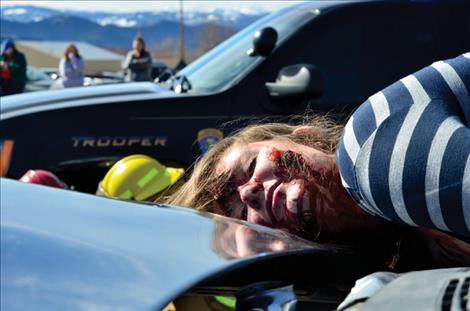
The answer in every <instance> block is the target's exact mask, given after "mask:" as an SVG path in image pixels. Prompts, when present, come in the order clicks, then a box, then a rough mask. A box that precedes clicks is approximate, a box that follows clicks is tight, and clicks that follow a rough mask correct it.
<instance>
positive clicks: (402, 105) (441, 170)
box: [336, 53, 470, 237]
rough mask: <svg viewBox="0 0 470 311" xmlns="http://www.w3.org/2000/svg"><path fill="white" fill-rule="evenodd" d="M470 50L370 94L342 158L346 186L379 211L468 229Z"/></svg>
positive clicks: (349, 130) (468, 232)
mask: <svg viewBox="0 0 470 311" xmlns="http://www.w3.org/2000/svg"><path fill="white" fill-rule="evenodd" d="M469 94H470V53H466V54H463V55H461V56H459V57H456V58H454V59H450V60H446V61H439V62H436V63H433V64H432V65H431V66H428V67H426V68H424V69H422V70H420V71H418V72H416V73H414V74H412V75H409V76H407V77H405V78H403V79H401V80H400V81H398V82H396V83H394V84H392V85H391V86H389V87H387V88H386V89H384V90H382V91H381V92H379V93H377V94H375V95H373V96H371V97H370V98H369V99H368V100H367V101H366V102H365V103H363V104H362V105H361V106H360V107H359V108H358V109H357V111H356V112H355V113H354V114H353V116H352V117H351V119H350V120H349V121H348V123H347V125H346V127H345V130H344V133H343V136H342V138H341V141H340V144H339V147H338V151H337V155H336V159H337V163H338V167H339V170H340V173H341V178H342V182H343V186H344V187H345V188H346V189H347V190H348V192H349V193H350V194H351V196H352V197H353V198H355V200H356V201H357V202H358V204H359V205H360V206H361V207H362V208H363V209H365V210H366V211H368V212H369V213H371V214H373V215H377V216H380V217H383V218H385V219H388V220H390V221H393V222H397V223H402V224H408V225H411V226H420V227H427V228H434V229H439V230H442V231H447V232H451V233H455V234H459V235H463V236H467V237H468V236H470V95H469Z"/></svg>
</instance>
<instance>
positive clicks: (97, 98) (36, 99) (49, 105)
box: [0, 82, 175, 120]
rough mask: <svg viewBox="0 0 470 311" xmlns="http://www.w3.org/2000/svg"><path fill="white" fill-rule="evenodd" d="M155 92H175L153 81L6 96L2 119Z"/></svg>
mask: <svg viewBox="0 0 470 311" xmlns="http://www.w3.org/2000/svg"><path fill="white" fill-rule="evenodd" d="M156 94H162V95H164V96H172V95H175V94H174V93H173V92H171V91H169V90H168V89H166V88H164V87H163V86H161V85H158V84H155V83H152V82H133V83H117V84H106V85H96V86H88V87H74V88H68V89H57V90H45V91H39V92H34V93H23V94H17V95H10V96H3V97H2V105H1V107H0V112H1V119H2V120H3V119H8V118H11V117H14V116H17V115H22V114H25V113H32V112H38V111H44V110H51V109H57V108H64V107H71V106H84V105H90V104H100V103H115V102H119V101H129V100H138V99H146V98H154V97H155V95H156ZM110 97H112V99H110Z"/></svg>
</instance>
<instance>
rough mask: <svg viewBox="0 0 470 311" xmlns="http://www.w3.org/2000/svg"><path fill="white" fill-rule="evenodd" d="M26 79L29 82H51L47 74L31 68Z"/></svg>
mask: <svg viewBox="0 0 470 311" xmlns="http://www.w3.org/2000/svg"><path fill="white" fill-rule="evenodd" d="M26 78H27V79H28V81H39V80H51V78H50V77H49V76H48V75H47V74H46V73H45V72H43V71H41V70H39V69H37V68H34V67H31V66H28V68H27V69H26Z"/></svg>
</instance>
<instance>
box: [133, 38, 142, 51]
mask: <svg viewBox="0 0 470 311" xmlns="http://www.w3.org/2000/svg"><path fill="white" fill-rule="evenodd" d="M132 48H133V49H134V50H136V51H139V52H142V51H143V50H144V44H143V43H142V42H141V41H140V40H134V42H132Z"/></svg>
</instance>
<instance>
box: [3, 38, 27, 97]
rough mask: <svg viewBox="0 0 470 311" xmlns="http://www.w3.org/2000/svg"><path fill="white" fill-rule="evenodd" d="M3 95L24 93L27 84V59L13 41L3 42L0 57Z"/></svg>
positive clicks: (6, 40)
mask: <svg viewBox="0 0 470 311" xmlns="http://www.w3.org/2000/svg"><path fill="white" fill-rule="evenodd" d="M0 71H1V74H0V81H1V88H0V92H1V95H11V94H18V93H22V92H23V90H24V86H25V84H26V58H25V57H24V55H23V53H21V52H19V51H18V50H17V49H16V46H15V43H14V42H13V40H11V39H5V40H4V41H3V42H2V55H1V56H0Z"/></svg>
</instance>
